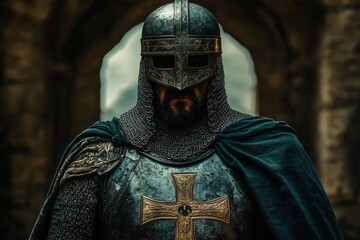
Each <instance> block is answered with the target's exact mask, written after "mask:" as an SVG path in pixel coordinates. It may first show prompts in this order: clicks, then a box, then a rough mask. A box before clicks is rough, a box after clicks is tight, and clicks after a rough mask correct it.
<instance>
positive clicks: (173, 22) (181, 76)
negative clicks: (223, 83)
mask: <svg viewBox="0 0 360 240" xmlns="http://www.w3.org/2000/svg"><path fill="white" fill-rule="evenodd" d="M220 54H221V39H220V29H219V24H218V22H217V20H216V19H215V17H214V16H213V15H212V14H211V13H210V12H209V11H208V10H207V9H205V8H203V7H201V6H199V5H196V4H193V3H190V4H189V3H188V2H187V0H175V2H174V3H170V4H166V5H164V6H161V7H160V8H158V9H156V10H155V11H154V12H152V13H151V14H150V15H149V16H148V17H147V19H146V20H145V22H144V27H143V30H142V38H141V55H142V57H143V59H144V60H145V69H146V76H147V78H148V79H149V80H150V81H152V82H155V83H157V84H161V85H164V86H168V87H174V88H177V89H179V90H183V89H184V88H187V87H190V86H193V85H196V84H198V83H200V82H202V81H204V80H206V79H209V78H211V77H213V76H214V74H215V70H216V62H217V59H218V56H219V55H220Z"/></svg>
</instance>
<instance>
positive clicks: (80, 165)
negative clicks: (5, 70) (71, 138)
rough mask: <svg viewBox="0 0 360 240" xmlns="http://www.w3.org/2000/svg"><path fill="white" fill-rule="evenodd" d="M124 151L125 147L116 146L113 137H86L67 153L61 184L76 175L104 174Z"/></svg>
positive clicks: (118, 160)
mask: <svg viewBox="0 0 360 240" xmlns="http://www.w3.org/2000/svg"><path fill="white" fill-rule="evenodd" d="M124 152H125V147H124V146H115V145H114V144H113V142H112V141H111V139H106V138H101V137H87V138H84V139H83V140H81V141H80V142H79V143H78V144H76V146H74V147H73V148H72V149H71V151H70V152H69V154H68V155H67V157H66V159H65V162H64V164H65V166H63V167H64V170H63V171H64V173H63V175H62V177H61V181H60V184H62V183H64V181H65V180H67V179H70V178H74V177H80V176H88V175H92V174H98V175H104V174H106V173H107V172H109V171H111V170H112V169H113V168H114V167H115V166H116V165H117V164H118V163H119V162H120V161H121V159H122V158H123V156H124Z"/></svg>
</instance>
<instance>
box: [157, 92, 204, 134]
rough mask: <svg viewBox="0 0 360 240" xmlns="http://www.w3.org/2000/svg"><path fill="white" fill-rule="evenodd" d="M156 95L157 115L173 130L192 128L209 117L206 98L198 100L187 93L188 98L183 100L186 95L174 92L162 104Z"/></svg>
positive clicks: (169, 93)
mask: <svg viewBox="0 0 360 240" xmlns="http://www.w3.org/2000/svg"><path fill="white" fill-rule="evenodd" d="M154 95H155V96H154V112H155V115H156V116H157V117H158V118H160V119H161V120H162V121H164V122H165V123H167V124H168V125H169V126H170V127H171V128H175V129H181V128H186V127H190V126H192V125H194V124H196V123H198V122H199V121H200V120H201V119H203V118H204V117H205V116H207V106H206V103H207V101H206V98H202V99H198V98H196V97H195V96H194V94H191V93H186V98H184V99H182V97H183V96H184V93H181V92H180V91H177V90H172V91H170V92H168V94H167V95H166V96H165V98H164V100H163V101H162V102H160V99H159V97H158V96H157V95H156V94H154Z"/></svg>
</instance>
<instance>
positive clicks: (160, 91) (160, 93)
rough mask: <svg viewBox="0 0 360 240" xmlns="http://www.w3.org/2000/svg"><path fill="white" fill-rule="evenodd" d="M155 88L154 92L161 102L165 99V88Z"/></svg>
mask: <svg viewBox="0 0 360 240" xmlns="http://www.w3.org/2000/svg"><path fill="white" fill-rule="evenodd" d="M155 90H156V94H157V96H158V98H159V102H160V103H163V102H164V100H165V94H166V89H164V88H156V89H155Z"/></svg>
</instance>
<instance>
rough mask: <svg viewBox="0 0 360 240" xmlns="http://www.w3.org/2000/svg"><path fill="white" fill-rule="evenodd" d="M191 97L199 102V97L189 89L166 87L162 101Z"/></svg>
mask: <svg viewBox="0 0 360 240" xmlns="http://www.w3.org/2000/svg"><path fill="white" fill-rule="evenodd" d="M182 98H184V99H191V100H193V101H195V102H197V103H199V104H200V103H201V99H199V98H198V97H197V96H196V95H195V93H194V92H193V91H191V89H185V90H182V91H180V90H178V89H168V90H167V92H166V94H165V96H164V100H163V102H169V101H170V100H172V99H182Z"/></svg>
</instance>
